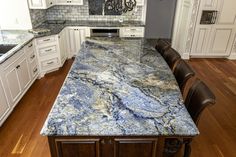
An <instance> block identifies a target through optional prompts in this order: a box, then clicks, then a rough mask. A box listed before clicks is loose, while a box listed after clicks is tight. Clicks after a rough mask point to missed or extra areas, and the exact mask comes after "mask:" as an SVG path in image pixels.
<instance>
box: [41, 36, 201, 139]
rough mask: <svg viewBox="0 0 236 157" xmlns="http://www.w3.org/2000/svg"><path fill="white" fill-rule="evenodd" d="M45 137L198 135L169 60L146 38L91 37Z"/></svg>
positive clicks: (56, 105)
mask: <svg viewBox="0 0 236 157" xmlns="http://www.w3.org/2000/svg"><path fill="white" fill-rule="evenodd" d="M41 134H42V135H45V136H126V135H128V136H130V135H131V136H139V135H144V136H146V135H147V136H152V135H153V136H173V135H174V136H178V135H180V136H195V135H197V134H199V132H198V129H197V127H196V126H195V124H194V122H193V121H192V119H191V117H190V115H189V114H188V112H187V110H186V108H185V107H184V104H183V100H182V96H181V92H180V90H179V87H178V85H177V83H176V80H175V78H174V76H173V74H172V72H171V70H170V69H169V67H168V65H167V64H166V62H165V61H164V59H163V58H162V57H161V56H160V55H159V54H158V53H157V52H156V51H155V49H154V48H153V47H151V46H149V45H148V44H147V43H146V41H145V40H144V39H121V38H90V39H87V40H86V41H85V42H84V43H83V45H82V48H81V50H80V52H79V53H78V54H77V56H76V58H75V61H74V63H73V65H72V68H71V70H70V72H69V74H68V75H67V78H66V80H65V82H64V84H63V86H62V88H61V90H60V93H59V95H58V97H57V99H56V101H55V103H54V105H53V107H52V109H51V111H50V113H49V115H48V117H47V120H46V122H45V124H44V126H43V128H42V130H41Z"/></svg>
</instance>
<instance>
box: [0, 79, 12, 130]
mask: <svg viewBox="0 0 236 157" xmlns="http://www.w3.org/2000/svg"><path fill="white" fill-rule="evenodd" d="M9 111H10V106H9V104H8V101H7V97H6V92H5V90H4V88H3V84H2V79H1V78H0V126H1V125H2V123H3V121H4V120H5V118H6V114H7V113H8V112H9Z"/></svg>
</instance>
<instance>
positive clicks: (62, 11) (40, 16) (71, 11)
mask: <svg viewBox="0 0 236 157" xmlns="http://www.w3.org/2000/svg"><path fill="white" fill-rule="evenodd" d="M142 9H143V7H142V6H137V7H136V8H135V9H134V10H133V11H131V12H127V13H125V14H122V15H117V16H115V15H104V16H103V15H89V5H88V0H84V5H81V6H80V5H77V6H72V5H71V6H69V5H66V6H65V5H56V6H53V7H51V8H49V9H47V10H32V9H31V10H30V14H31V20H32V24H33V27H37V26H38V25H40V24H42V22H44V21H46V20H72V21H76V20H91V21H119V20H120V19H123V21H129V20H132V21H141V20H142V12H143V10H142Z"/></svg>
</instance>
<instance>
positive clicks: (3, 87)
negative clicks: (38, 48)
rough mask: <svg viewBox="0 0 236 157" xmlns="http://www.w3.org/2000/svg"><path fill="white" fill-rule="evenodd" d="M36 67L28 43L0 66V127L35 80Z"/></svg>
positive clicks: (32, 48) (31, 45)
mask: <svg viewBox="0 0 236 157" xmlns="http://www.w3.org/2000/svg"><path fill="white" fill-rule="evenodd" d="M35 67H38V64H37V60H36V55H35V52H34V45H33V43H32V42H30V43H29V44H28V45H26V46H25V47H24V48H22V49H21V50H19V51H18V52H16V53H15V54H14V55H13V56H11V58H9V59H8V60H6V61H5V62H4V63H2V64H1V65H0V126H1V125H2V123H3V122H4V120H5V119H6V118H7V116H8V115H9V114H10V113H11V111H12V110H13V108H14V107H15V105H16V104H17V103H18V102H19V100H20V99H21V98H22V97H23V95H24V94H25V93H26V91H27V90H28V89H29V87H30V86H31V84H32V83H33V82H34V81H35V80H36V78H37V76H38V73H37V72H35Z"/></svg>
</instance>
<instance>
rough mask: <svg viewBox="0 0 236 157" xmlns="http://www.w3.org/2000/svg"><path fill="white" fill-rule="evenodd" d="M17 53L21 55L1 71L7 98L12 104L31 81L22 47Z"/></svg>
mask: <svg viewBox="0 0 236 157" xmlns="http://www.w3.org/2000/svg"><path fill="white" fill-rule="evenodd" d="M18 53H20V54H22V55H21V56H20V57H19V58H17V59H16V60H15V61H14V62H13V63H11V64H9V65H8V66H7V67H6V68H5V69H4V71H3V73H4V80H5V82H4V85H6V86H7V88H8V90H9V94H8V100H10V103H11V104H12V105H14V104H15V103H16V102H17V101H18V100H19V97H20V95H21V93H22V92H23V91H24V90H25V89H26V88H27V87H28V85H29V83H30V81H31V76H30V73H29V67H28V62H27V58H26V56H25V53H24V50H23V49H22V50H20V51H19V52H18ZM5 83H6V84H5Z"/></svg>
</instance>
